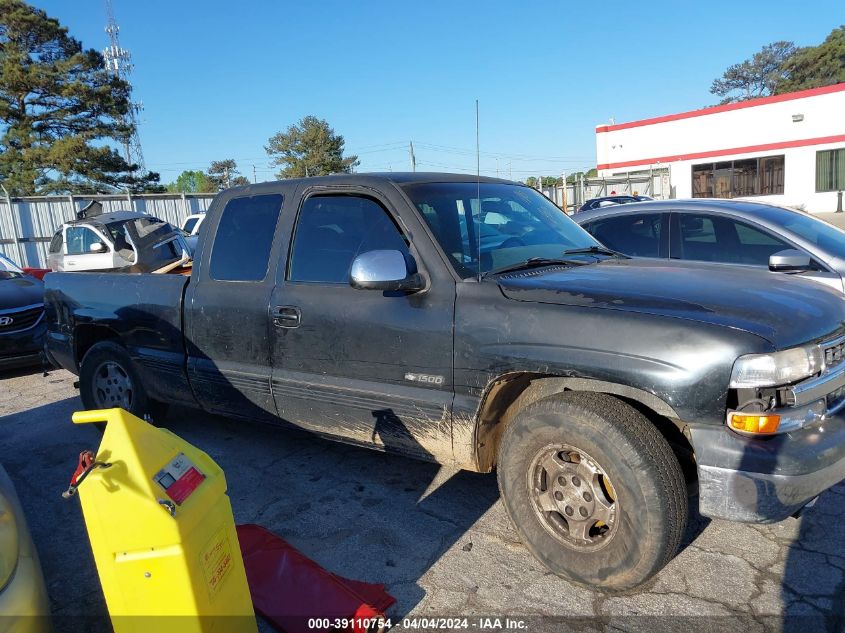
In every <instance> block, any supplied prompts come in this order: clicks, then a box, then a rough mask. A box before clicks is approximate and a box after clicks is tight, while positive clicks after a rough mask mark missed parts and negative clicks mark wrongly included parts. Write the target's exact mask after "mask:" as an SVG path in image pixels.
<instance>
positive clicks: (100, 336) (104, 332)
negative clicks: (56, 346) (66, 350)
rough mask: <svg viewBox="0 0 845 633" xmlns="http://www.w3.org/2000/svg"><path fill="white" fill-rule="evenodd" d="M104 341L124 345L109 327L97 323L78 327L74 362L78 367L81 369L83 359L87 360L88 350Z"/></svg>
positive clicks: (75, 334) (75, 333)
mask: <svg viewBox="0 0 845 633" xmlns="http://www.w3.org/2000/svg"><path fill="white" fill-rule="evenodd" d="M102 341H112V342H114V343H117V344H118V345H122V344H123V343H122V342H121V340H120V335H119V334H118V333H117V332H116V331H115V330H113V329H112V328H110V327H109V326H107V325H100V324H96V323H85V324H82V325H78V326H77V327H76V329H75V331H74V360H75V361H76V366H77V367H81V366H82V359H83V358H85V354H86V353H88V350H89V349H91V348H92V347H93V346H94V345H96V344H97V343H100V342H102Z"/></svg>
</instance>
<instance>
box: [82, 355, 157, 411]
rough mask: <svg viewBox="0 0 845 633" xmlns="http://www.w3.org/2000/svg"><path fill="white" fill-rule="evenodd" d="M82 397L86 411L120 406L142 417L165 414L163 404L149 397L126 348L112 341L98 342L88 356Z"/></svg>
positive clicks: (84, 360) (83, 375)
mask: <svg viewBox="0 0 845 633" xmlns="http://www.w3.org/2000/svg"><path fill="white" fill-rule="evenodd" d="M79 396H80V398H81V399H82V405H83V406H84V407H85V408H86V409H111V408H114V407H120V408H121V409H125V410H126V411H129V413H131V414H133V415H136V416H138V417H139V418H143V417H144V416H145V415H147V414H149V415H153V416H155V415H156V414H161V412H162V411H161V406H162V405H160V403H157V402H155V401H153V400H151V399H150V398H149V397H148V396H147V392H146V390H145V389H144V385H143V384H142V383H141V380H140V378H139V377H138V373H137V372H136V371H135V366H134V365H133V363H132V359H131V358H129V354H127V353H126V349H124V348H123V347H122V346H121V345H118V344H117V343H113V342H111V341H101V342H99V343H96V344H94V345H92V346H91V349H89V350H88V351H87V352H86V353H85V356H84V357H83V359H82V364H81V366H80V368H79Z"/></svg>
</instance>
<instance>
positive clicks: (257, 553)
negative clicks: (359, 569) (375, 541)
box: [237, 525, 396, 633]
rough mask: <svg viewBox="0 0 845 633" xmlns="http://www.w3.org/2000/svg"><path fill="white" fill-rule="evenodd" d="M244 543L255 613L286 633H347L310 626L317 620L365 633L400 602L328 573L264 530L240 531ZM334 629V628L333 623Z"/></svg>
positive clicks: (379, 590)
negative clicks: (369, 622)
mask: <svg viewBox="0 0 845 633" xmlns="http://www.w3.org/2000/svg"><path fill="white" fill-rule="evenodd" d="M237 530H238V541H240V545H241V554H242V555H243V559H244V566H245V567H246V578H247V581H248V582H249V592H250V594H251V595H252V603H253V605H254V606H255V610H256V611H258V613H260V614H261V615H263V616H264V617H265V618H266V619H267V620H269V621H270V623H271V624H273V626H274V627H276V629H278V630H280V631H284V632H285V633H300V632H301V633H309V632H313V631H315V630H329V629H330V630H332V631H337V630H343V629H337V628H334V626H332V625H330V626H329V628H328V629H326V628H320V627H316V628H315V627H314V626H313V624H314V623H313V622H312V623H311V624H312V626H309V620H310V619H313V618H322V619H328V620H329V621H330V622H332V621H334V620H336V619H341V620H348V621H349V624H350V626H349V627H348V628H346V630H347V631H350V632H354V633H364V632H365V631H366V626H367V622H365V621H366V620H374V619H378V618H381V617H383V614H384V612H385V611H386V610H387V608H388V607H390V606H391V605H392V604H393V603H394V602H396V599H395V598H393V597H392V596H391V595H390V594H388V593H387V592H385V590H384V585H375V584H370V583H367V582H360V581H357V580H349V579H347V578H342V577H341V576H338V575H336V574H332V573H331V572H328V571H326V570H325V569H323V568H322V567H320V566H319V565H318V564H317V563H315V562H314V561H312V560H311V559H310V558H307V557H306V556H304V555H303V554H301V553H299V552H298V551H297V550H295V549H294V548H293V547H292V546H291V545H290V544H289V543H287V542H286V541H285V540H284V539H281V538H279V537H278V536H276V535H275V534H273V533H272V532H269V531H268V530H265V529H264V528H263V527H261V526H258V525H239V526H237ZM332 624H333V622H332Z"/></svg>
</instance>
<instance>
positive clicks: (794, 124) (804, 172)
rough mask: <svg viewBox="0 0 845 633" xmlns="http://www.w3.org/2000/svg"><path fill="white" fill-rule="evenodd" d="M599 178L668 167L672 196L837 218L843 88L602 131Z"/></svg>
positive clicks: (844, 125)
mask: <svg viewBox="0 0 845 633" xmlns="http://www.w3.org/2000/svg"><path fill="white" fill-rule="evenodd" d="M596 157H597V161H596V162H597V163H598V165H597V168H598V172H599V174H598V175H599V177H605V178H607V177H610V176H625V175H628V174H634V173H637V174H642V173H644V172H648V171H649V170H650V169H655V168H658V167H667V166H668V167H669V169H670V183H671V191H672V197H674V198H692V197H717V198H739V197H742V198H751V197H753V198H754V199H759V200H763V201H767V202H772V203H776V204H783V205H789V206H803V207H804V208H805V209H806V210H807V211H812V212H820V211H835V210H836V206H837V192H838V191H842V190H843V189H845V83H840V84H837V85H834V86H826V87H824V88H814V89H811V90H803V91H801V92H793V93H789V94H784V95H776V96H772V97H762V98H760V99H753V100H751V101H743V102H741V103H732V104H729V105H721V106H714V107H711V108H704V109H702V110H693V111H691V112H682V113H680V114H670V115H667V116H660V117H656V118H653V119H643V120H641V121H632V122H630V123H619V124H614V125H599V126H597V127H596Z"/></svg>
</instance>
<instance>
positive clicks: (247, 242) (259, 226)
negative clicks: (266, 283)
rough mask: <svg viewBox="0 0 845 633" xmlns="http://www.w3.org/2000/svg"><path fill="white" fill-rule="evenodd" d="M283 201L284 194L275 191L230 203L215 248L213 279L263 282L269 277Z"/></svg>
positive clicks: (223, 215) (212, 251) (233, 200)
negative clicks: (271, 250) (268, 270)
mask: <svg viewBox="0 0 845 633" xmlns="http://www.w3.org/2000/svg"><path fill="white" fill-rule="evenodd" d="M282 202H283V196H282V194H280V193H274V194H267V195H263V196H249V197H241V198H232V199H231V200H229V202H227V203H226V207H225V208H224V209H223V213H222V215H221V216H220V224H219V225H218V226H217V234H216V235H215V237H214V245H213V246H212V249H211V265H210V267H209V269H210V275H211V278H212V279H215V280H217V281H261V280H262V279H264V277H266V276H267V269H268V268H269V265H270V249H271V248H272V247H273V234H274V233H275V232H276V223H277V222H278V220H279V212H280V211H281V210H282Z"/></svg>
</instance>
